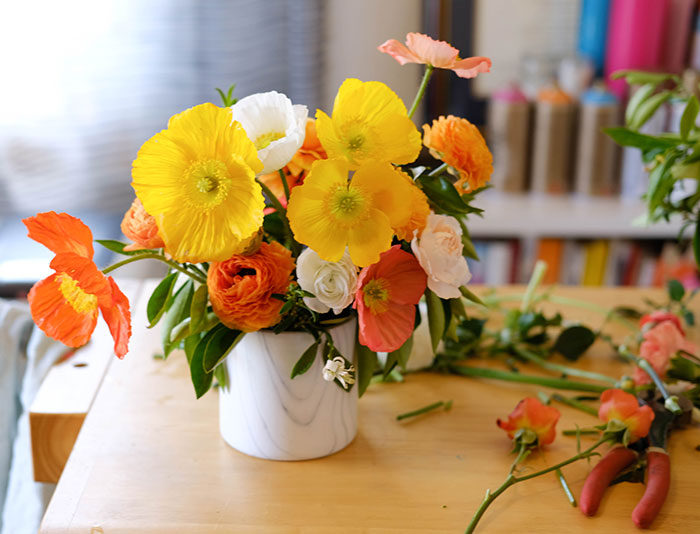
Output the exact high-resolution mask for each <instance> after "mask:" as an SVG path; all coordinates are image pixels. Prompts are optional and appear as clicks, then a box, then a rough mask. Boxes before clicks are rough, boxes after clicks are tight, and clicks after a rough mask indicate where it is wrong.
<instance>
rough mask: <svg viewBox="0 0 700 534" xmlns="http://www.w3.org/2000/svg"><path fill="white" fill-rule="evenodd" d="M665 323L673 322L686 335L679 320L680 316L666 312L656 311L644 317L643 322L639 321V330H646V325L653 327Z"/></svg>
mask: <svg viewBox="0 0 700 534" xmlns="http://www.w3.org/2000/svg"><path fill="white" fill-rule="evenodd" d="M663 321H671V322H672V323H673V324H674V325H676V328H678V330H680V331H681V333H682V334H685V333H684V332H683V327H682V326H681V320H680V319H679V318H678V316H677V315H676V314H675V313H671V312H669V311H664V310H656V311H653V312H651V313H648V314H646V315H644V316H642V318H641V320H640V321H639V328H644V325H645V324H649V323H651V326H654V324H655V323H661V322H663Z"/></svg>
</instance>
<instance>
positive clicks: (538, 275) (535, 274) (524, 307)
mask: <svg viewBox="0 0 700 534" xmlns="http://www.w3.org/2000/svg"><path fill="white" fill-rule="evenodd" d="M546 272H547V262H545V261H542V260H539V261H538V262H537V263H536V264H535V268H534V270H533V271H532V276H531V277H530V281H529V282H528V284H527V289H526V290H525V294H524V295H523V302H522V304H521V305H520V311H521V312H523V313H525V312H527V311H528V310H529V309H530V306H531V305H532V299H533V297H534V296H535V291H537V287H538V286H539V285H540V283H541V282H542V278H544V275H545V273H546Z"/></svg>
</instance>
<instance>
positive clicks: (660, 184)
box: [646, 153, 678, 216]
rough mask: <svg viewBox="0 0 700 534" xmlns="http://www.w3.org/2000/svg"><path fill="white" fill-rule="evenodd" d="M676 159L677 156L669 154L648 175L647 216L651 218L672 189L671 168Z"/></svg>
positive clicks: (673, 181)
mask: <svg viewBox="0 0 700 534" xmlns="http://www.w3.org/2000/svg"><path fill="white" fill-rule="evenodd" d="M677 159H678V154H676V153H671V154H669V155H667V156H666V159H665V160H664V161H663V163H659V164H658V165H657V166H656V167H654V168H653V169H652V170H651V172H650V173H649V185H648V189H647V193H646V198H647V207H648V210H649V215H650V216H653V215H654V212H655V211H656V208H658V207H659V206H660V205H661V203H662V202H663V200H664V198H666V196H667V195H668V194H669V193H670V192H671V190H672V189H673V184H674V183H675V181H676V179H675V178H674V177H673V175H672V173H671V172H670V171H671V167H673V165H674V163H675V162H676V160H677Z"/></svg>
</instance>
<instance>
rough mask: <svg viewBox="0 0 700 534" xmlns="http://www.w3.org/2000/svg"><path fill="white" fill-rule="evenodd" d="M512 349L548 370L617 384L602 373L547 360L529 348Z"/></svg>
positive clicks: (515, 347)
mask: <svg viewBox="0 0 700 534" xmlns="http://www.w3.org/2000/svg"><path fill="white" fill-rule="evenodd" d="M513 351H515V353H516V354H517V355H518V356H520V357H521V358H524V359H526V360H527V361H528V362H530V363H534V364H537V365H539V366H540V367H542V368H544V369H547V370H548V371H556V372H559V373H563V374H565V375H568V376H577V377H579V378H588V379H589V380H597V381H599V382H608V383H610V384H617V380H615V379H614V378H612V377H610V376H607V375H603V374H600V373H594V372H592V371H584V370H583V369H576V368H574V367H568V366H566V365H561V364H558V363H554V362H549V361H547V360H545V359H543V358H540V357H539V356H538V355H537V354H534V353H533V352H530V351H529V350H526V349H523V348H521V347H517V346H513Z"/></svg>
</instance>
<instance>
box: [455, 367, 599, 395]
mask: <svg viewBox="0 0 700 534" xmlns="http://www.w3.org/2000/svg"><path fill="white" fill-rule="evenodd" d="M448 368H449V370H450V372H452V373H454V374H457V375H462V376H470V377H477V378H492V379H495V380H505V381H508V382H521V383H524V384H537V385H539V386H544V387H548V388H553V389H565V390H570V391H590V392H593V393H602V392H603V391H605V390H606V389H608V388H606V387H605V386H599V385H598V384H587V383H585V382H574V381H573V380H566V379H564V378H548V377H544V376H533V375H524V374H522V373H510V372H507V371H498V370H496V369H485V368H483V367H469V366H466V365H450V366H448Z"/></svg>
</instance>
